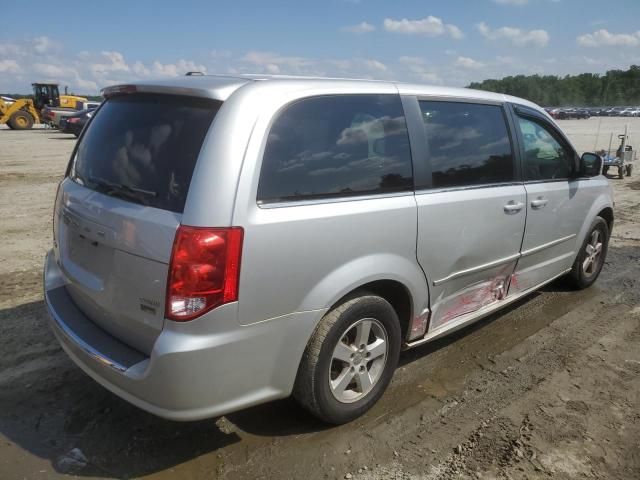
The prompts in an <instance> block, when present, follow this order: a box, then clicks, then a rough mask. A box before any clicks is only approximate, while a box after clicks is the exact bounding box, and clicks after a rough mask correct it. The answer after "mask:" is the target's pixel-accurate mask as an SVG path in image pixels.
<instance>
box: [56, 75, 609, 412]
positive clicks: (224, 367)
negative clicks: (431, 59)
mask: <svg viewBox="0 0 640 480" xmlns="http://www.w3.org/2000/svg"><path fill="white" fill-rule="evenodd" d="M136 88H137V89H138V90H139V91H145V92H155V93H172V94H181V95H189V96H201V97H207V98H213V99H217V100H222V101H224V103H223V105H222V107H221V108H220V110H219V111H218V113H217V115H216V117H215V120H214V121H213V123H212V125H211V127H210V129H209V132H208V134H207V136H206V138H205V141H204V144H203V146H202V149H201V151H200V155H199V157H198V161H197V163H196V166H195V170H194V173H193V177H192V180H191V185H190V188H189V192H188V195H187V200H186V204H185V208H184V212H183V213H182V214H176V213H172V212H167V211H163V210H158V209H153V208H150V207H141V206H139V205H135V204H132V203H129V202H126V201H123V200H119V199H115V198H111V197H107V196H105V195H102V194H100V193H97V192H93V191H91V190H88V189H86V188H84V187H82V186H80V185H77V184H75V183H74V182H72V181H71V180H69V179H66V180H64V181H63V183H62V184H61V187H60V191H59V194H58V200H57V202H56V207H55V208H56V210H55V223H56V239H55V242H56V243H55V246H54V249H53V251H52V252H51V253H50V254H49V255H48V257H47V260H46V264H45V277H44V282H45V296H46V300H47V305H48V308H49V311H50V313H51V324H52V326H53V329H54V332H55V333H56V336H57V337H58V339H59V340H60V342H61V344H62V345H63V347H64V349H65V351H67V353H68V354H69V355H70V357H71V358H72V359H73V360H74V361H75V362H76V363H77V364H78V365H79V366H80V367H81V368H82V369H83V370H84V371H85V372H87V373H88V374H89V375H91V376H92V377H93V378H94V379H96V380H97V381H98V382H100V383H101V384H103V385H104V386H105V387H107V388H108V389H110V390H112V391H113V392H115V393H116V394H118V395H120V396H122V397H123V398H125V399H127V400H128V401H130V402H132V403H134V404H136V405H138V406H140V407H141V408H143V409H145V410H148V411H150V412H152V413H155V414H157V415H160V416H163V417H167V418H172V419H178V420H189V419H197V418H205V417H210V416H214V415H220V414H224V413H227V412H230V411H233V410H237V409H240V408H244V407H247V406H250V405H255V404H257V403H261V402H264V401H268V400H271V399H275V398H282V397H286V396H288V395H289V394H290V393H291V391H292V388H293V384H294V381H295V377H296V373H297V369H298V365H299V362H300V359H301V357H302V354H303V352H304V349H305V347H306V345H307V342H308V340H309V339H310V338H311V335H312V333H313V331H314V329H315V328H316V326H317V324H318V322H319V321H320V319H321V318H322V316H323V315H324V314H325V313H326V312H327V311H328V309H330V308H331V307H332V306H333V305H335V304H336V302H338V301H339V300H340V299H341V298H342V297H344V296H345V295H347V294H349V293H350V292H353V291H354V290H357V289H358V288H359V287H361V286H362V285H365V284H367V283H369V282H373V281H377V280H393V281H395V282H397V283H399V284H401V285H402V286H404V288H405V289H406V291H407V292H408V294H409V296H410V298H411V309H410V310H411V319H413V318H415V317H419V316H421V315H424V313H425V312H431V320H430V323H429V326H428V330H427V331H426V332H425V333H424V335H423V336H422V337H421V338H417V339H412V341H411V342H408V343H407V346H413V345H416V344H420V343H424V342H426V341H429V340H432V339H434V338H438V337H440V336H442V335H445V334H446V333H449V332H451V331H453V330H456V329H458V328H461V327H462V326H464V325H466V324H468V323H471V322H473V321H475V320H477V319H479V318H481V317H483V316H485V315H487V314H489V313H491V312H493V311H495V310H497V309H499V308H501V307H502V306H504V305H507V304H509V303H511V302H513V301H514V300H515V299H517V298H520V297H521V296H523V295H526V294H527V293H529V292H531V291H533V290H534V289H535V288H537V287H539V286H540V285H542V284H544V283H546V282H548V281H550V280H551V279H553V278H555V277H557V276H559V275H561V274H563V273H565V272H566V271H567V269H568V268H570V267H571V264H572V263H573V261H574V258H575V255H576V252H577V251H578V248H579V246H580V245H581V243H582V241H583V240H584V238H585V235H586V233H587V232H586V229H587V228H588V226H589V225H590V223H591V222H592V220H593V218H594V217H595V216H596V215H597V214H598V212H600V211H601V210H602V209H604V208H611V207H612V198H611V191H610V188H609V186H608V183H607V181H606V179H604V178H603V177H595V178H591V179H578V180H573V181H570V182H567V181H564V182H548V183H525V182H522V181H520V182H514V183H511V184H506V185H493V186H482V187H477V188H464V189H449V190H442V191H437V190H425V191H417V192H406V193H396V194H388V195H364V196H360V197H349V198H338V199H331V200H313V201H311V200H309V201H295V202H282V203H275V204H269V205H258V203H257V201H256V195H257V189H258V181H259V175H260V166H261V161H262V155H263V152H264V148H265V143H266V139H267V135H268V133H269V130H270V128H271V125H272V124H273V121H274V119H275V118H276V117H277V115H278V113H279V112H280V111H281V110H282V109H283V108H284V107H285V106H286V105H288V104H289V103H291V102H294V101H296V100H299V99H302V98H307V97H312V96H319V95H340V94H365V93H369V94H387V95H402V96H403V99H404V97H407V98H411V97H414V98H415V97H420V98H425V97H426V98H430V97H433V98H438V99H447V98H451V99H456V100H458V101H461V100H462V101H469V102H479V103H483V102H486V103H490V104H494V105H495V104H507V103H518V104H520V105H525V106H527V107H529V108H533V109H535V110H536V111H539V112H540V113H541V114H542V115H544V116H545V117H548V116H547V115H546V113H544V112H543V111H542V110H541V109H540V108H539V107H537V106H535V105H534V104H531V103H530V102H527V101H525V100H522V99H516V98H513V97H508V96H505V95H500V94H492V93H487V92H479V91H473V90H468V89H449V88H441V87H428V86H421V85H402V84H395V83H391V82H375V81H364V80H362V81H360V80H359V81H351V80H328V79H300V78H298V79H296V78H275V77H268V76H242V77H224V76H219V77H216V76H192V77H182V78H177V79H173V80H169V81H162V82H143V83H140V84H136ZM550 121H551V120H550ZM551 122H552V121H551ZM413 127H416V126H415V125H413ZM412 140H413V139H412ZM539 197H544V198H545V199H546V200H547V202H546V204H545V205H544V207H543V208H540V207H539V205H538V206H536V207H534V206H532V205H531V202H532V201H534V200H538V199H539ZM513 204H518V205H519V204H522V208H520V209H515V210H514V209H511V210H505V205H513ZM65 219H66V220H65ZM180 223H182V224H185V225H192V226H208V227H225V226H241V227H243V229H244V245H243V250H242V266H241V273H240V288H239V292H240V293H239V300H238V301H237V302H234V303H229V304H226V305H223V306H222V307H218V308H216V309H214V310H212V311H210V312H208V313H206V314H205V315H203V316H201V317H199V318H197V319H195V320H192V321H189V322H184V323H180V322H173V321H169V320H166V319H164V296H165V290H166V277H167V272H168V263H169V260H170V255H171V248H172V243H173V238H174V235H175V230H176V228H177V227H178V225H179V224H180ZM83 231H84V233H83ZM98 232H101V234H99V233H98ZM79 235H83V237H84V238H83V239H79ZM75 237H78V238H77V239H75V240H73V242H71V241H70V239H71V238H75ZM82 242H86V243H88V245H85V244H84V243H82ZM92 242H96V243H97V245H98V246H97V247H96V246H95V245H94V246H92V245H91V243H92ZM70 245H71V246H72V247H73V248H76V252H71V253H70V252H69V248H70V247H69V246H70ZM79 245H80V246H79ZM92 248H93V249H97V250H98V251H99V252H98V253H97V254H96V251H95V250H91V249H92ZM78 249H79V250H78ZM92 252H93V255H92ZM72 254H73V255H72ZM145 305H146V306H147V307H150V308H151V309H152V310H153V313H152V311H151V310H149V309H147V308H144V307H145ZM409 320H410V319H409Z"/></svg>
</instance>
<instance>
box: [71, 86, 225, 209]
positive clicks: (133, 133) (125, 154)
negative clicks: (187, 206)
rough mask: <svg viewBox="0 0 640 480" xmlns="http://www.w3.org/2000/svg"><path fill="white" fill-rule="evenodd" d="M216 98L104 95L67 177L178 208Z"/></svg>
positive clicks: (115, 193)
mask: <svg viewBox="0 0 640 480" xmlns="http://www.w3.org/2000/svg"><path fill="white" fill-rule="evenodd" d="M221 104H222V102H219V101H215V100H209V99H200V98H192V97H180V96H172V95H149V94H134V95H123V96H120V97H115V98H112V99H109V100H107V101H106V102H105V104H104V105H103V106H102V108H101V109H100V110H99V111H98V112H97V114H96V115H95V118H94V119H93V121H92V122H91V123H90V125H89V128H88V129H87V131H86V132H85V133H84V134H83V136H82V139H81V140H80V144H79V145H78V149H77V153H76V157H75V161H74V162H73V164H72V168H71V178H72V179H73V180H74V181H76V182H78V183H80V184H81V185H84V186H86V187H87V188H91V189H93V190H96V191H99V192H102V193H105V194H107V195H111V196H116V197H118V198H122V199H124V200H127V201H131V202H134V203H139V204H141V205H146V206H150V207H155V208H161V209H163V210H170V211H173V212H178V213H181V212H182V211H183V210H184V203H185V200H186V196H187V191H188V189H189V183H190V182H191V176H192V175H193V169H194V167H195V163H196V160H197V158H198V154H199V153H200V149H201V147H202V143H203V141H204V137H205V135H206V134H207V131H208V130H209V126H210V125H211V122H212V121H213V118H214V117H215V115H216V113H217V111H218V109H219V108H220V105H221Z"/></svg>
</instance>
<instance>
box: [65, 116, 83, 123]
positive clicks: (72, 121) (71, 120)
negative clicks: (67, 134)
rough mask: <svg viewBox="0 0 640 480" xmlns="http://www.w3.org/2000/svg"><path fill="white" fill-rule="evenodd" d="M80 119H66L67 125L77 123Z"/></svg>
mask: <svg viewBox="0 0 640 480" xmlns="http://www.w3.org/2000/svg"><path fill="white" fill-rule="evenodd" d="M79 121H80V119H79V118H78V117H73V118H68V119H67V123H78V122H79Z"/></svg>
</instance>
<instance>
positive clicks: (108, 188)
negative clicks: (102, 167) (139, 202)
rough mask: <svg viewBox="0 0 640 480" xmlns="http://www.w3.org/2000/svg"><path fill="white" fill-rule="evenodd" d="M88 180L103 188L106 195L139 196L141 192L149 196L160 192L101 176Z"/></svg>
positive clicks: (154, 195)
mask: <svg viewBox="0 0 640 480" xmlns="http://www.w3.org/2000/svg"><path fill="white" fill-rule="evenodd" d="M87 181H88V182H89V183H92V184H93V185H95V186H97V187H99V188H100V189H102V190H103V191H104V193H105V194H106V195H113V196H115V195H117V194H125V195H129V196H134V197H135V198H138V195H140V194H141V195H144V196H147V197H157V196H158V192H154V191H153V190H144V189H142V188H137V187H132V186H130V185H125V184H124V183H118V182H112V181H110V180H106V179H104V178H100V177H88V178H87ZM114 194H115V195H114Z"/></svg>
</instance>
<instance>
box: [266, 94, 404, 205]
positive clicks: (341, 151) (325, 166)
mask: <svg viewBox="0 0 640 480" xmlns="http://www.w3.org/2000/svg"><path fill="white" fill-rule="evenodd" d="M412 189H413V172H412V166H411V154H410V149H409V136H408V133H407V125H406V122H405V118H404V112H403V110H402V103H401V101H400V97H399V96H398V95H333V96H331V95H329V96H320V97H313V98H307V99H304V100H300V101H298V102H295V103H293V104H292V105H289V106H288V107H287V108H285V110H284V111H283V112H282V113H281V114H280V115H279V116H278V118H277V119H276V121H275V122H274V124H273V127H272V128H271V131H270V132H269V136H268V138H267V144H266V147H265V151H264V157H263V160H262V170H261V172H260V182H259V184H258V202H260V203H269V202H282V201H291V200H304V199H313V198H323V197H324V198H326V197H342V196H354V195H368V194H379V193H390V192H400V191H410V190H412Z"/></svg>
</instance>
